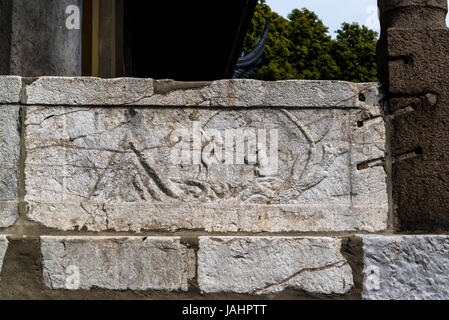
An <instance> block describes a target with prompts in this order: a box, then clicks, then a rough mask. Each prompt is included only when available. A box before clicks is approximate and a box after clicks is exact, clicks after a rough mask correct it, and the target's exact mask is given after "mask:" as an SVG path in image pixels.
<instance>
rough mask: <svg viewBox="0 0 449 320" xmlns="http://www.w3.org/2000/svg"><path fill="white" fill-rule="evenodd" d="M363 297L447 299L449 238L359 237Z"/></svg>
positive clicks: (448, 291)
mask: <svg viewBox="0 0 449 320" xmlns="http://www.w3.org/2000/svg"><path fill="white" fill-rule="evenodd" d="M361 237H362V239H363V251H364V259H363V263H364V267H365V271H364V275H365V278H364V290H363V298H365V299H374V300H415V299H417V300H421V299H429V300H434V299H444V300H446V299H449V237H447V236H420V235H419V236H418V235H417V236H361Z"/></svg>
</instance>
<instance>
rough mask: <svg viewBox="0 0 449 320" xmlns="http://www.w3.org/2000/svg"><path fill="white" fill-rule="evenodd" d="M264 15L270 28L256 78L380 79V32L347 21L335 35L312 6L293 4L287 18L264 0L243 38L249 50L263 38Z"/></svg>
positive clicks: (246, 48)
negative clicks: (378, 51)
mask: <svg viewBox="0 0 449 320" xmlns="http://www.w3.org/2000/svg"><path fill="white" fill-rule="evenodd" d="M265 17H270V18H271V30H270V34H269V36H268V42H267V46H266V48H265V53H264V56H263V61H262V66H261V68H260V70H259V73H258V75H257V78H258V79H262V80H282V79H308V80H315V79H321V80H334V79H337V80H347V81H353V82H365V81H376V74H377V68H376V41H377V34H376V32H374V31H372V30H369V29H368V28H366V27H364V26H360V25H358V24H356V23H353V24H348V23H344V24H343V25H342V28H341V29H340V30H338V31H337V37H336V39H335V40H334V39H332V38H331V37H330V36H329V35H328V28H327V27H326V26H325V25H324V24H323V22H322V21H321V20H320V19H319V18H318V16H317V15H316V14H315V13H314V12H312V11H309V10H307V9H301V10H298V9H295V10H293V11H292V12H291V13H290V14H289V16H288V19H285V18H284V17H282V16H280V15H278V14H277V13H276V12H273V11H272V10H271V8H270V7H269V6H268V5H267V4H266V3H265V0H261V2H260V3H259V4H258V5H257V8H256V12H255V13H254V18H253V20H252V23H251V25H250V28H249V32H248V35H247V37H246V39H245V43H244V53H249V52H251V50H252V49H253V48H254V47H255V46H256V44H257V42H258V41H259V38H260V36H261V35H262V33H263V30H264V27H265V23H266V18H265Z"/></svg>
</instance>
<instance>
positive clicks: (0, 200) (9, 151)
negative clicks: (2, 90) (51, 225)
mask: <svg viewBox="0 0 449 320" xmlns="http://www.w3.org/2000/svg"><path fill="white" fill-rule="evenodd" d="M0 82H1V80H0ZM19 158H20V133H19V107H18V106H14V105H3V106H1V105H0V228H5V227H9V226H11V225H12V224H13V223H14V222H15V220H16V219H17V218H18V207H17V201H18V170H19Z"/></svg>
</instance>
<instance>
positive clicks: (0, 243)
mask: <svg viewBox="0 0 449 320" xmlns="http://www.w3.org/2000/svg"><path fill="white" fill-rule="evenodd" d="M7 249H8V239H7V238H6V236H0V273H1V272H2V267H3V259H4V258H5V254H6V250H7ZM0 280H1V278H0Z"/></svg>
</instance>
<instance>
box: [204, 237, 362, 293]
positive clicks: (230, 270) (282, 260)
mask: <svg viewBox="0 0 449 320" xmlns="http://www.w3.org/2000/svg"><path fill="white" fill-rule="evenodd" d="M340 249H341V240H340V239H332V238H299V237H298V238H293V237H201V238H200V250H199V252H198V282H199V286H200V289H201V290H202V291H203V292H206V293H217V292H233V293H245V294H272V293H279V292H282V291H284V290H286V289H296V290H300V291H303V292H306V293H309V294H324V295H343V294H346V293H348V292H349V291H350V290H351V288H352V287H353V285H354V282H353V277H352V270H351V267H350V266H349V264H348V262H347V261H346V259H345V258H344V257H343V255H342V254H341V253H340Z"/></svg>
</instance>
